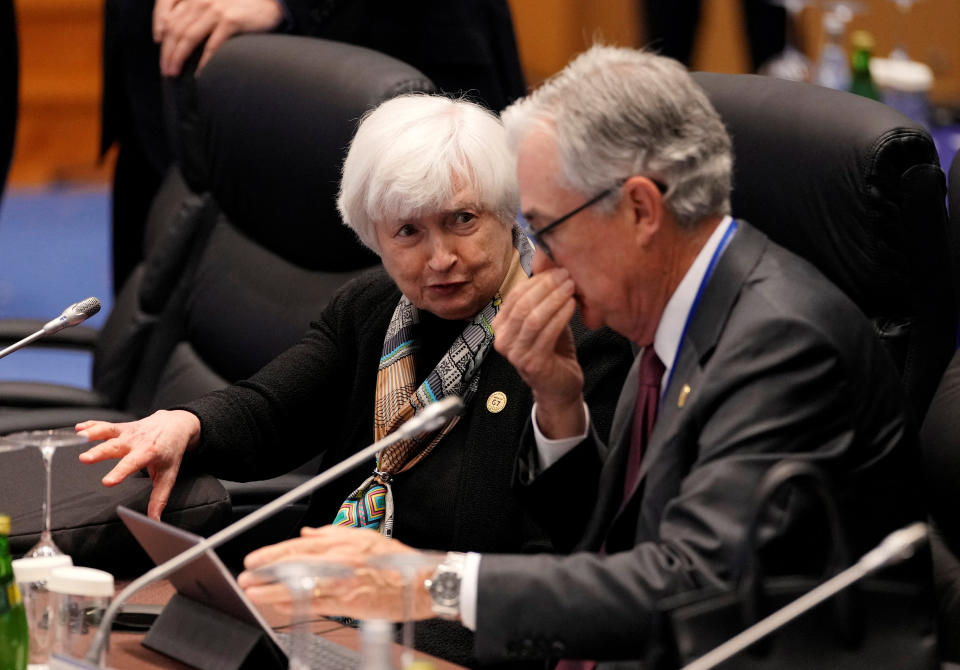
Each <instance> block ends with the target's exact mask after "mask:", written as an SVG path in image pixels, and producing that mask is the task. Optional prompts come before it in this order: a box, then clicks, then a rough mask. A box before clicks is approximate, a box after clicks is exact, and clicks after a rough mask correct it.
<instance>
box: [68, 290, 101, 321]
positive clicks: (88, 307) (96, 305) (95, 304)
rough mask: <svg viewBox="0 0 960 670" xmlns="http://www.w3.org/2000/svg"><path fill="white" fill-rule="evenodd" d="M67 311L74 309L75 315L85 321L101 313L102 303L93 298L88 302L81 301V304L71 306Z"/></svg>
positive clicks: (87, 300)
mask: <svg viewBox="0 0 960 670" xmlns="http://www.w3.org/2000/svg"><path fill="white" fill-rule="evenodd" d="M67 309H72V310H73V312H74V313H75V314H77V315H79V316H82V317H83V319H84V320H85V319H89V318H90V317H91V316H93V315H94V314H96V313H97V312H99V311H100V301H99V300H97V299H96V298H94V297H93V296H91V297H89V298H87V299H86V300H81V301H80V302H76V303H74V304H72V305H70V307H67ZM78 323H79V322H78Z"/></svg>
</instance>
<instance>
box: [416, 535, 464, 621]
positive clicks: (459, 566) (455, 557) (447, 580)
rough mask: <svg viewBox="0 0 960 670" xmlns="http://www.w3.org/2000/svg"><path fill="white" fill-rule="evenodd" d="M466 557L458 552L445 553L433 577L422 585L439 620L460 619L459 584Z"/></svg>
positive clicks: (461, 579)
mask: <svg viewBox="0 0 960 670" xmlns="http://www.w3.org/2000/svg"><path fill="white" fill-rule="evenodd" d="M466 558H467V555H466V554H464V553H462V552H459V551H451V552H448V553H447V557H446V558H445V559H444V560H443V563H441V564H440V565H438V566H437V569H436V570H435V571H434V572H433V576H432V577H430V578H429V579H425V580H424V582H423V585H424V586H425V587H426V589H427V592H429V593H430V599H431V601H432V602H431V604H432V606H433V613H434V614H436V615H437V616H438V617H440V618H441V619H449V620H457V619H459V618H460V584H461V582H462V581H463V568H464V565H465V564H466Z"/></svg>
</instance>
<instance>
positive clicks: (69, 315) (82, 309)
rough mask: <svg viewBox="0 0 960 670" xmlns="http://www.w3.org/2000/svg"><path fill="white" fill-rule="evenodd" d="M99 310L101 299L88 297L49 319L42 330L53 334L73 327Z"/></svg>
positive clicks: (47, 333) (46, 333)
mask: <svg viewBox="0 0 960 670" xmlns="http://www.w3.org/2000/svg"><path fill="white" fill-rule="evenodd" d="M99 311H100V301H99V300H97V299H96V298H92V297H91V298H87V299H86V300H81V301H80V302H75V303H73V304H72V305H70V306H69V307H67V308H66V309H65V310H63V313H61V314H60V316H58V317H57V318H56V319H51V320H50V321H47V323H46V324H45V325H44V326H43V328H41V330H42V331H43V334H44V335H53V334H54V333H59V332H60V331H61V330H63V329H64V328H71V327H72V326H76V325H77V324H78V323H83V322H84V321H86V320H87V319H89V318H90V317H91V316H93V315H94V314H96V313H97V312H99Z"/></svg>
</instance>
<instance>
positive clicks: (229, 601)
mask: <svg viewBox="0 0 960 670" xmlns="http://www.w3.org/2000/svg"><path fill="white" fill-rule="evenodd" d="M117 514H118V515H119V516H120V519H121V521H123V523H124V524H125V525H126V526H127V528H128V529H129V530H130V532H131V533H132V534H133V536H134V537H135V538H136V540H137V542H139V543H140V546H142V547H143V549H144V550H145V551H146V552H147V554H148V555H149V556H150V558H151V559H153V561H154V562H155V563H157V564H158V565H159V564H160V563H164V562H166V561H168V560H169V559H171V558H173V557H174V556H176V555H177V554H180V553H182V552H184V551H186V550H187V549H189V548H190V547H192V546H194V545H196V544H197V543H199V542H200V541H202V540H203V538H202V537H200V536H198V535H194V534H193V533H190V532H187V531H185V530H182V529H180V528H177V527H175V526H171V525H170V524H167V523H163V522H162V521H155V520H153V519H151V518H149V517H147V516H145V515H143V514H140V513H139V512H135V511H134V510H132V509H129V508H127V507H123V506H122V505H121V506H119V507H117ZM168 579H169V580H170V583H171V584H173V587H174V588H175V589H176V591H177V594H179V595H180V596H182V597H183V598H185V599H186V600H187V601H190V602H192V603H199V604H200V606H201V608H203V607H206V608H210V609H212V610H215V611H216V612H217V613H220V614H223V615H226V616H227V617H229V618H230V619H233V620H238V621H241V622H243V623H244V624H247V625H248V626H251V627H253V628H255V629H257V631H258V632H262V633H263V634H264V635H266V637H267V639H268V640H269V641H270V643H272V645H273V647H274V648H276V649H278V650H286V649H288V648H289V642H290V639H289V636H288V635H278V634H277V633H276V632H275V631H274V630H273V629H272V628H271V627H270V626H269V624H268V623H267V622H266V620H265V619H264V618H263V616H262V615H261V614H260V612H259V610H257V608H256V606H254V605H253V603H251V602H250V601H249V600H248V599H247V597H246V596H245V595H244V593H243V590H242V589H241V588H240V586H239V585H238V584H237V582H236V580H235V579H234V578H233V575H232V574H231V573H230V571H229V570H228V569H227V566H226V565H224V564H223V562H222V561H221V560H220V558H219V557H218V556H217V555H216V553H214V552H213V551H212V550H208V551H206V552H204V553H203V554H201V555H200V556H199V557H197V558H196V559H195V560H193V561H191V562H190V563H188V564H187V565H185V566H183V567H182V568H180V569H179V570H177V571H176V572H174V573H173V574H171V575H170V576H169V578H168ZM198 611H199V612H200V615H201V616H202V615H203V610H202V609H199V610H198ZM162 618H163V617H162V615H161V620H162ZM211 618H217V615H214V616H213V617H211ZM152 632H153V631H151V633H152ZM149 638H150V634H148V636H147V639H145V640H144V644H146V645H147V646H152V645H151V644H150V641H149ZM183 646H184V645H182V644H177V645H176V649H175V650H174V651H175V653H174V654H170V651H169V650H168V649H166V648H159V647H153V648H156V649H157V650H158V651H161V652H163V653H166V654H169V655H173V656H174V657H175V658H179V659H180V660H185V659H183V658H180V656H178V655H177V654H178V653H180V652H181V648H182V647H183ZM308 653H309V655H310V657H311V660H310V666H309V667H312V668H316V667H323V668H342V669H343V670H355V669H356V668H358V667H359V665H360V655H359V654H358V653H357V652H356V651H354V650H352V649H349V648H347V647H344V646H343V645H339V644H337V643H335V642H331V641H329V640H326V639H324V638H321V637H318V636H315V635H314V636H311V640H310V649H309V652H308ZM185 662H188V663H190V661H185ZM196 667H200V666H196ZM209 667H214V666H209Z"/></svg>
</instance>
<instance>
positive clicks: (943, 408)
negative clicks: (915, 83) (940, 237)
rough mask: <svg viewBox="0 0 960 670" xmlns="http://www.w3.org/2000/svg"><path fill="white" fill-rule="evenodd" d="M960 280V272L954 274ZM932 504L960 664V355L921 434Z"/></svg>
mask: <svg viewBox="0 0 960 670" xmlns="http://www.w3.org/2000/svg"><path fill="white" fill-rule="evenodd" d="M949 193H950V198H949V200H950V221H951V224H952V227H953V230H954V231H957V230H960V154H958V155H957V156H956V157H955V158H954V159H953V164H952V165H951V167H950V175H949ZM955 276H957V277H958V278H960V271H957V272H956V273H955ZM920 441H921V444H922V446H923V455H924V466H925V468H926V472H927V482H928V484H929V488H928V496H929V498H928V500H929V505H930V531H931V532H930V546H931V549H932V553H933V573H934V583H935V587H936V592H937V600H938V602H937V614H938V624H939V627H940V650H941V654H942V655H943V658H944V660H946V661H950V662H952V663H960V513H958V510H960V351H958V352H957V353H956V354H954V357H953V360H952V361H950V365H949V366H948V367H947V371H946V372H945V373H944V374H943V379H941V381H940V386H939V387H938V388H937V392H936V394H935V395H934V397H933V402H932V403H931V404H930V411H929V412H927V418H926V420H925V421H924V423H923V429H922V431H921V433H920Z"/></svg>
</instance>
